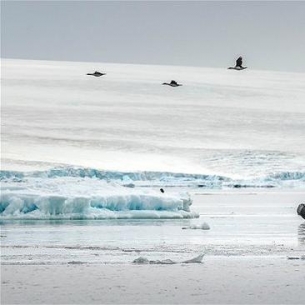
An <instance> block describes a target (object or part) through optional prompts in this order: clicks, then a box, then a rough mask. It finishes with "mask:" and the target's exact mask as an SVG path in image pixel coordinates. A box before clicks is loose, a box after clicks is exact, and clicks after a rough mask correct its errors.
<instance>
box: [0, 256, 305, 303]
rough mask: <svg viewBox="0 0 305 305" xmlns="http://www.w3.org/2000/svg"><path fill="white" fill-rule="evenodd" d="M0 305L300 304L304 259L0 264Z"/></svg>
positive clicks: (303, 301) (303, 299)
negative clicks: (174, 262)
mask: <svg viewBox="0 0 305 305" xmlns="http://www.w3.org/2000/svg"><path fill="white" fill-rule="evenodd" d="M1 274H2V294H1V303H2V304H304V303H305V295H304V282H305V260H300V259H299V260H289V259H274V258H272V257H269V258H261V257H259V258H249V257H248V258H242V257H238V258H236V257H231V258H229V257H221V258H217V259H215V258H214V259H211V258H210V259H204V263H203V264H177V265H129V264H114V265H88V264H86V265H77V264H73V265H62V266H58V265H57V266H43V265H31V266H26V265H23V266H16V265H15V266H14V265H4V266H2V267H1Z"/></svg>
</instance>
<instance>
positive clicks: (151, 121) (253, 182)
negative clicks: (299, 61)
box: [0, 59, 305, 218]
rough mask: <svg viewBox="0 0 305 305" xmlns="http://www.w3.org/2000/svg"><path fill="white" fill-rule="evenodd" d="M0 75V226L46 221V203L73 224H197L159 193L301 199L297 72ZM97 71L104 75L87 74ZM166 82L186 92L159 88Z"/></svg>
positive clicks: (26, 66)
mask: <svg viewBox="0 0 305 305" xmlns="http://www.w3.org/2000/svg"><path fill="white" fill-rule="evenodd" d="M1 70H2V76H1V88H2V101H1V104H2V105H1V119H2V120H1V133H2V134H1V142H2V152H1V157H2V160H1V161H2V162H1V165H2V168H1V169H2V171H1V175H0V179H1V185H2V190H3V192H2V197H1V206H0V214H1V216H4V215H8V214H10V215H15V216H16V215H17V214H18V213H21V212H22V211H23V212H22V213H23V214H24V215H25V214H27V216H26V217H30V216H29V215H32V216H33V217H34V216H35V215H36V214H38V213H39V212H38V211H40V212H41V211H42V210H44V214H43V215H44V216H41V217H46V215H49V214H50V215H52V212H51V211H50V208H46V206H48V204H49V205H50V202H51V201H52V202H53V203H52V206H54V205H56V206H57V207H58V209H62V210H60V212H58V211H57V212H58V213H59V214H60V213H63V214H64V211H66V210H67V209H68V210H69V217H74V216H75V213H76V215H77V216H75V217H83V216H80V215H87V216H86V217H89V218H90V217H92V218H95V217H97V218H99V217H102V218H103V217H104V216H105V215H106V214H107V213H108V212H109V213H110V214H111V215H110V214H109V215H110V216H109V215H108V214H107V215H108V216H109V217H114V218H120V217H127V218H128V217H131V216H130V215H129V214H128V211H130V210H133V211H134V214H133V216H132V217H142V216H143V215H144V214H145V213H146V212H145V211H147V210H152V211H154V212H158V213H159V214H158V216H157V217H161V216H160V211H167V212H168V215H167V216H166V217H185V215H182V214H181V213H186V214H187V216H186V217H190V216H191V217H193V216H194V215H191V213H192V212H189V211H188V208H187V207H184V208H185V209H184V210H183V208H181V202H182V197H179V196H180V193H181V192H180V190H179V192H171V195H169V194H168V189H166V195H165V196H163V197H161V195H162V194H161V193H160V192H159V190H158V189H159V188H160V187H169V186H170V187H179V188H181V187H184V188H189V187H192V188H194V187H195V188H198V187H203V188H211V189H212V188H218V189H223V188H232V187H233V188H240V187H256V188H257V187H276V188H305V132H304V131H305V102H304V101H305V87H304V83H305V74H304V73H284V72H272V71H255V70H252V69H251V67H250V68H249V69H246V70H244V71H232V70H228V69H226V68H224V69H212V68H198V67H197V68H196V67H178V66H149V65H128V64H110V63H80V62H51V61H30V60H12V59H2V62H1ZM96 70H97V71H100V72H104V73H106V75H104V76H102V77H93V76H88V75H86V74H87V73H88V72H94V71H96ZM172 79H174V80H176V81H177V82H179V83H181V84H182V85H183V86H180V87H177V88H172V87H169V86H163V85H162V83H163V82H169V81H171V80H172ZM144 187H146V188H147V187H150V188H152V187H155V188H156V187H157V188H158V189H157V190H156V189H154V190H152V189H145V188H144ZM134 188H135V189H134ZM38 189H39V190H38ZM82 189H85V194H83V193H82ZM152 191H154V192H155V193H153V194H151V193H149V192H152ZM147 192H148V193H149V194H148V193H147ZM68 193H69V194H68ZM171 196H172V197H171ZM169 197H171V199H169ZM29 198H30V199H29ZM54 198H56V200H55V199H54ZM110 198H112V199H110ZM113 198H115V200H114V199H113ZM130 198H132V199H130ZM160 198H161V199H160ZM165 198H166V199H165ZM109 200H110V202H112V203H111V204H113V206H111V208H109V205H108V206H107V204H108V203H107V204H106V206H105V204H104V203H102V202H109ZM29 202H30V203H31V204H34V205H35V206H36V207H35V206H31V207H29ZM54 202H56V204H55V203H54ZM80 202H82V203H80ZM96 202H98V203H96ZM113 202H115V203H113ZM147 202H149V204H148V205H150V208H148V205H147ZM151 202H153V204H152V203H151ZM8 203H9V204H8ZM42 205H43V206H44V208H40V207H41V206H42ZM68 206H69V207H68ZM71 206H73V208H71ZM76 206H77V208H76ZM49 207H50V206H49ZM97 207H98V208H97ZM105 208H106V209H107V211H106V212H105V211H104V210H103V209H105ZM82 209H83V210H82ZM92 209H93V210H94V212H92ZM84 210H86V212H84ZM89 210H90V213H89V214H87V211H89ZM102 210H103V212H101V211H102ZM9 211H10V212H9ZM97 211H98V213H97V214H96V212H97ZM126 211H127V212H126ZM139 211H142V212H141V213H142V214H141V213H140V212H139ZM173 211H174V212H173ZM177 211H178V212H177ZM57 212H56V213H57ZM136 213H138V216H135V215H136ZM143 213H144V214H143ZM173 213H174V214H173ZM175 213H178V214H179V215H177V214H175ZM102 214H103V215H104V216H102ZM122 214H124V215H123V216H122ZM169 214H171V215H169ZM73 215H74V216H73ZM88 215H89V216H88ZM36 216H37V215H36ZM105 217H106V216H105ZM143 217H144V216H143ZM145 217H151V215H146V216H145Z"/></svg>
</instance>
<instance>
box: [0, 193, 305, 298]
mask: <svg viewBox="0 0 305 305" xmlns="http://www.w3.org/2000/svg"><path fill="white" fill-rule="evenodd" d="M303 198H304V192H244V193H243V192H241V191H235V192H220V193H219V192H209V193H202V194H200V195H193V199H194V205H193V209H194V210H195V211H196V212H198V213H199V214H200V218H199V219H180V220H179V219H176V220H143V219H142V220H108V221H78V222H77V221H67V220H66V221H61V222H58V221H49V222H45V221H40V222H39V221H35V222H33V221H29V220H26V221H16V220H14V221H2V223H1V303H2V304H203V303H204V304H304V303H305V295H304V282H305V259H304V258H305V223H304V221H303V220H302V219H301V218H300V217H299V216H298V215H297V214H296V210H295V207H296V206H297V204H298V203H299V202H300V201H301V200H303ZM203 221H206V222H207V223H208V224H209V225H210V230H191V229H190V230H182V229H183V228H184V227H186V226H189V227H190V228H192V227H196V228H197V226H198V225H199V224H200V223H203ZM201 253H202V254H204V257H203V260H202V263H198V262H196V263H187V264H186V263H183V262H184V261H187V260H190V259H192V258H194V257H196V256H197V255H199V254H201ZM139 257H144V258H145V259H147V260H148V261H153V262H156V261H157V262H158V261H173V262H175V263H174V264H158V263H152V264H139V263H134V261H135V259H136V258H139ZM138 261H139V260H138ZM144 261H145V260H144ZM136 262H137V260H136Z"/></svg>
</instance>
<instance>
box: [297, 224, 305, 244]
mask: <svg viewBox="0 0 305 305" xmlns="http://www.w3.org/2000/svg"><path fill="white" fill-rule="evenodd" d="M298 239H299V243H300V244H303V245H305V222H304V223H302V224H300V225H299V228H298Z"/></svg>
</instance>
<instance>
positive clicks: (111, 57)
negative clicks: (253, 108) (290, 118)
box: [1, 0, 305, 72]
mask: <svg viewBox="0 0 305 305" xmlns="http://www.w3.org/2000/svg"><path fill="white" fill-rule="evenodd" d="M239 55H242V56H243V57H244V65H246V66H248V67H251V68H253V69H267V70H283V71H298V72H305V2H303V1H302V2H292V1H285V2H276V1H272V2H266V1H252V2H245V1H234V2H233V1H230V2H227V1H217V2H216V1H210V2H207V1H193V2H192V1H3V0H1V57H2V58H22V59H46V60H65V61H93V62H115V63H139V64H166V65H190V66H205V67H227V66H229V65H233V64H234V63H235V58H236V57H237V56H239Z"/></svg>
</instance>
